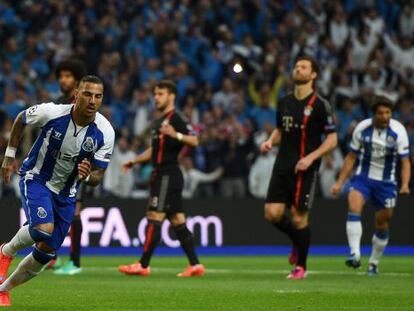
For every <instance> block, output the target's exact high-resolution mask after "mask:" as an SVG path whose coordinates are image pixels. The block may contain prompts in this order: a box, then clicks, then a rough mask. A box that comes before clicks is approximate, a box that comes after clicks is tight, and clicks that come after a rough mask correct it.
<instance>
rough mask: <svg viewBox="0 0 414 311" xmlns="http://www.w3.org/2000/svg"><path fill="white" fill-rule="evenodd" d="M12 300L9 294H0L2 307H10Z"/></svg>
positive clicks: (0, 305)
mask: <svg viewBox="0 0 414 311" xmlns="http://www.w3.org/2000/svg"><path fill="white" fill-rule="evenodd" d="M10 306H11V298H10V294H9V292H7V291H5V292H0V307H10Z"/></svg>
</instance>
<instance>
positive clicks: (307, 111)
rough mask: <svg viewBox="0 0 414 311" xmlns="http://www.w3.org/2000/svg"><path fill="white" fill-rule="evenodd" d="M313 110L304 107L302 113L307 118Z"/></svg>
mask: <svg viewBox="0 0 414 311" xmlns="http://www.w3.org/2000/svg"><path fill="white" fill-rule="evenodd" d="M312 110H313V108H312V107H306V108H305V111H303V114H304V115H305V116H307V117H309V116H310V115H311V113H312Z"/></svg>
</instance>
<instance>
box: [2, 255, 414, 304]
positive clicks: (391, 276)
mask: <svg viewBox="0 0 414 311" xmlns="http://www.w3.org/2000/svg"><path fill="white" fill-rule="evenodd" d="M202 259H203V263H204V265H205V266H206V269H207V271H206V272H207V273H206V275H205V276H204V277H202V278H190V279H178V278H177V277H176V274H177V273H178V272H181V270H182V269H183V268H184V267H185V265H186V259H185V257H184V256H183V257H166V256H157V257H154V259H153V260H152V263H151V267H152V274H151V275H150V276H149V277H137V276H125V275H121V274H120V273H119V272H118V271H117V266H118V265H119V264H126V263H132V262H133V261H135V260H136V259H135V258H132V257H84V258H83V261H82V263H83V269H84V270H83V273H82V274H79V275H74V276H58V275H54V274H53V272H52V271H46V272H43V273H42V274H41V275H40V276H38V277H37V278H35V279H33V280H31V281H29V282H28V283H26V284H24V285H22V286H20V287H18V288H16V289H15V290H13V291H12V292H11V295H12V303H13V305H12V307H10V308H8V309H7V310H33V311H34V310H36V311H37V310H62V311H63V310H76V311H81V310H88V311H89V310H108V311H117V310H124V311H126V310H131V311H132V310H214V311H219V310H294V311H302V310H330V311H331V310H361V311H362V310H364V311H367V310H375V311H380V310H398V311H401V310H414V258H413V257H402V256H401V257H399V256H398V257H397V256H388V257H385V258H384V259H383V261H382V262H381V266H380V273H381V274H380V275H379V276H376V277H369V276H367V275H366V271H365V269H366V263H367V258H363V268H361V269H359V270H356V271H354V270H351V269H349V268H347V267H345V265H344V258H343V257H328V256H323V257H310V260H309V274H308V278H307V279H305V280H287V279H286V275H287V274H288V272H289V266H288V264H287V259H286V257H282V256H275V257H270V256H261V257H258V256H257V257H253V256H244V257H227V256H225V257H224V256H223V257H210V256H207V257H203V258H202ZM17 262H18V260H15V262H14V263H13V265H12V267H11V271H13V270H14V268H15V266H16V264H17Z"/></svg>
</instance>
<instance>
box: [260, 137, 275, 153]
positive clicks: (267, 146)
mask: <svg viewBox="0 0 414 311" xmlns="http://www.w3.org/2000/svg"><path fill="white" fill-rule="evenodd" d="M272 148H273V145H272V142H271V141H270V140H266V141H264V142H263V143H262V144H261V146H260V151H261V152H264V153H267V152H269V151H270V150H272Z"/></svg>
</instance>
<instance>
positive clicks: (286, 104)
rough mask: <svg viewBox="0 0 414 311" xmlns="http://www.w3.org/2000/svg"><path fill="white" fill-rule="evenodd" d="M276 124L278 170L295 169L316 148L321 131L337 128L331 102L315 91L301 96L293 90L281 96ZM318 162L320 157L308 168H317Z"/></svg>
mask: <svg viewBox="0 0 414 311" xmlns="http://www.w3.org/2000/svg"><path fill="white" fill-rule="evenodd" d="M276 124H277V127H278V128H279V129H280V130H281V131H282V141H281V143H280V149H279V154H278V156H277V159H276V163H275V169H278V170H286V169H288V170H292V169H294V168H295V166H296V164H297V162H298V161H299V160H300V159H301V158H302V157H304V156H306V155H307V154H309V153H311V152H312V151H314V150H316V149H318V147H319V146H320V145H321V144H322V139H323V135H327V134H330V133H333V132H335V131H336V126H335V123H334V120H333V111H332V107H331V105H330V104H329V102H328V101H327V100H325V99H324V98H322V97H321V96H319V95H317V94H316V93H312V94H311V95H309V96H308V97H306V98H304V99H302V100H298V99H296V97H295V96H294V95H293V94H288V95H286V96H285V97H283V98H282V99H281V100H280V101H279V103H278V111H277V114H276ZM319 165H320V160H319V161H316V162H315V163H313V164H312V167H311V169H312V168H314V169H318V168H319Z"/></svg>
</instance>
